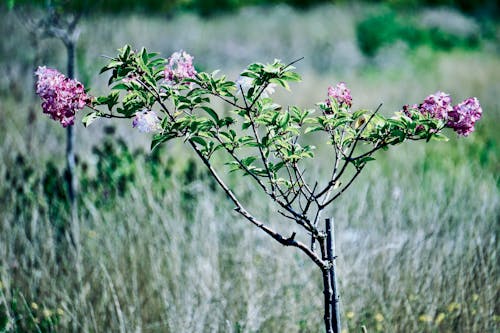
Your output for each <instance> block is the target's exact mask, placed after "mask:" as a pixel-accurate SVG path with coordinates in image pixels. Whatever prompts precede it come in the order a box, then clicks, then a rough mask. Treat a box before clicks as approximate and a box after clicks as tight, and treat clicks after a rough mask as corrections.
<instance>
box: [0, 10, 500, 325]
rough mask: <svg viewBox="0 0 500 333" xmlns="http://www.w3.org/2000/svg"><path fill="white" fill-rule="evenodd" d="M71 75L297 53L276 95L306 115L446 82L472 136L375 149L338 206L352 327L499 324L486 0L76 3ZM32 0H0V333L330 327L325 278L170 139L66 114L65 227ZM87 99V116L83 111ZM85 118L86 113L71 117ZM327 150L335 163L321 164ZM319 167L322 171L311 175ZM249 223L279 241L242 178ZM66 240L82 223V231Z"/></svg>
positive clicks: (499, 117)
mask: <svg viewBox="0 0 500 333" xmlns="http://www.w3.org/2000/svg"><path fill="white" fill-rule="evenodd" d="M52 10H55V11H56V16H57V17H59V18H60V19H61V20H65V19H66V18H73V17H78V18H79V20H78V21H77V23H76V26H75V29H76V31H77V32H78V33H79V35H78V36H79V38H78V39H76V53H75V55H76V57H75V64H76V71H75V74H76V77H77V78H78V80H80V81H81V82H82V83H84V85H85V86H86V87H90V88H91V93H92V94H93V95H98V94H99V93H103V92H105V89H106V82H107V77H106V76H105V75H104V76H98V75H97V73H98V72H99V69H100V68H101V67H102V66H104V64H105V63H106V58H105V57H103V55H105V56H114V55H115V53H116V49H117V48H119V47H122V46H123V45H124V44H131V45H132V46H133V47H134V48H137V49H140V48H141V47H142V46H145V47H146V48H147V49H148V50H150V51H157V52H160V53H161V54H162V55H163V56H165V57H168V56H169V55H170V54H171V53H172V52H174V51H177V50H180V49H182V50H185V51H187V52H189V53H190V54H192V55H193V56H194V62H195V65H196V67H197V69H198V70H199V71H209V72H211V71H213V70H215V69H221V70H222V72H224V73H227V75H228V76H229V78H231V79H234V80H235V79H236V78H237V77H238V75H239V73H240V72H241V71H242V70H243V69H244V68H245V67H246V66H247V65H248V64H249V63H250V62H256V61H258V62H272V61H273V59H275V58H278V59H282V60H283V61H284V62H289V61H292V60H295V59H297V58H300V57H304V59H303V60H302V61H300V62H299V63H298V64H297V70H298V72H299V73H301V74H302V76H303V81H302V82H301V83H298V84H295V85H293V86H292V92H286V91H279V92H277V95H276V98H277V99H278V100H279V101H280V102H281V103H283V104H298V105H301V106H304V107H314V104H315V103H316V102H318V101H322V100H323V99H324V98H325V96H326V88H327V86H328V85H333V84H335V83H337V82H339V81H345V82H346V83H347V85H348V86H349V87H350V88H351V90H352V95H353V100H354V108H370V109H374V108H376V107H377V106H378V105H379V103H384V104H383V112H386V113H392V112H394V111H397V110H399V109H400V107H401V106H402V105H403V104H412V103H419V102H420V101H422V100H423V99H424V98H425V97H426V96H427V95H429V94H431V93H434V92H436V91H437V90H442V91H445V92H448V93H450V94H451V95H452V97H453V99H454V102H455V103H458V102H460V101H462V100H463V99H465V98H467V97H470V96H476V97H478V98H479V100H480V102H481V105H482V107H483V112H484V113H483V119H481V120H480V121H479V122H478V123H477V125H476V132H474V133H473V134H472V135H471V136H470V137H468V138H466V139H459V138H457V137H456V135H455V134H454V133H452V132H449V133H447V134H448V135H449V137H450V141H449V142H434V143H430V144H425V143H411V144H406V145H403V146H401V147H395V148H391V150H390V151H388V152H382V153H379V154H378V155H377V156H376V157H377V160H378V162H375V163H374V164H373V165H370V167H369V168H367V170H366V172H365V174H364V175H362V176H361V177H360V178H359V179H358V181H357V183H356V184H355V185H353V187H352V188H351V189H350V190H349V191H348V192H347V193H346V194H345V195H344V196H343V197H342V198H341V199H340V200H339V201H338V202H337V204H336V206H335V207H333V208H332V210H331V216H333V217H334V218H335V223H336V230H337V234H336V238H337V255H338V274H339V276H340V281H339V282H340V288H341V311H342V315H343V318H344V321H343V326H344V330H345V331H346V332H359V331H360V329H361V326H362V325H365V326H366V328H367V329H368V331H369V332H497V331H498V330H499V329H500V275H499V273H500V272H499V271H500V267H499V264H498V263H499V258H498V255H499V245H498V236H499V232H500V225H499V221H500V195H499V194H500V192H499V189H500V147H499V144H500V127H499V126H500V125H499V124H500V104H499V98H498V96H499V94H500V57H499V54H500V44H499V38H500V24H499V20H498V15H499V8H498V3H497V1H494V0H479V1H466V0H391V1H365V2H361V1H340V0H339V1H321V0H288V1H280V0H274V1H263V0H253V1H240V0H223V1H215V0H208V1H203V0H178V1H176V0H171V1H157V0H148V1H141V2H139V1H132V0H122V1H90V0H89V1H67V2H61V3H58V4H57V6H55V5H53V7H52ZM48 13H49V10H48V9H47V2H45V1H6V2H2V4H1V5H0V33H1V34H2V39H1V42H0V115H1V121H0V143H1V145H0V156H1V160H2V163H1V164H0V217H1V219H0V332H321V331H322V294H321V293H322V284H321V276H320V274H319V272H318V271H317V270H316V269H315V267H313V265H311V263H310V262H309V260H308V259H307V258H305V257H303V256H301V254H300V253H298V252H296V251H294V250H291V249H284V248H282V247H281V246H280V245H278V244H275V243H273V241H271V240H269V239H268V238H266V235H262V234H260V233H259V231H258V230H254V229H253V227H251V226H250V225H248V224H247V223H246V222H245V221H243V220H242V218H240V217H239V216H237V215H236V214H235V213H233V212H232V206H231V205H230V203H229V202H227V200H226V198H225V197H224V195H222V194H221V193H220V191H219V190H218V189H216V187H215V184H213V183H212V182H211V181H210V179H209V177H208V175H207V174H206V171H205V170H204V169H203V166H202V165H201V164H199V163H198V162H197V161H196V160H195V159H194V156H193V155H192V154H191V153H190V152H189V151H188V150H186V149H185V147H183V146H182V145H181V144H175V143H170V144H168V145H165V146H163V147H162V148H161V149H159V150H158V151H156V152H154V153H150V151H149V141H150V137H149V136H147V135H144V134H141V133H138V132H137V131H135V130H132V129H131V124H130V122H129V121H124V122H123V123H120V124H118V125H117V123H116V122H113V123H111V122H107V121H105V120H103V121H100V122H98V123H95V124H93V125H92V126H91V127H89V128H87V129H84V128H83V126H81V125H80V124H79V122H80V121H79V119H81V118H78V117H77V119H78V120H77V123H78V124H77V125H76V127H75V130H76V145H75V150H76V157H77V163H76V174H77V177H78V211H77V216H78V220H79V221H80V225H79V230H76V231H75V230H70V229H71V212H70V208H69V204H68V195H67V192H68V191H67V188H66V182H65V175H66V170H65V168H66V162H65V145H66V131H65V130H64V129H63V128H61V127H60V125H59V124H56V123H55V122H53V121H49V120H48V118H47V117H46V116H45V115H43V114H42V111H41V107H40V101H39V99H37V98H36V96H35V95H34V89H33V86H34V77H33V71H34V69H35V68H36V67H37V66H38V65H47V66H50V67H55V68H58V69H59V70H61V71H62V72H65V71H66V66H67V64H66V63H67V53H66V48H65V45H64V44H63V43H62V41H61V38H54V37H49V36H47V35H45V34H43V32H41V30H40V26H41V24H42V23H41V22H43V21H42V20H43V19H44V18H45V17H47V15H48ZM83 113H84V112H82V114H83ZM80 117H81V116H80ZM325 163H328V161H325ZM318 171H319V172H321V167H319V170H318ZM229 181H230V182H232V183H233V185H235V186H237V188H238V192H239V193H240V194H241V196H242V198H243V199H244V201H245V203H246V204H247V205H249V206H250V207H251V208H252V209H253V211H254V212H258V213H259V214H260V215H259V218H261V219H263V220H265V221H268V222H269V223H270V224H271V225H272V226H273V227H275V228H276V229H278V230H279V231H281V232H283V233H284V234H288V233H289V232H291V231H293V230H295V229H294V226H293V225H287V224H284V223H283V222H282V221H281V220H280V219H279V218H277V216H276V213H275V212H274V211H273V207H272V206H271V205H269V204H267V203H266V202H265V200H262V199H263V198H262V197H260V196H259V195H258V194H255V191H254V188H252V187H251V186H249V185H247V184H241V183H237V179H230V180H229ZM75 235H77V236H78V237H75Z"/></svg>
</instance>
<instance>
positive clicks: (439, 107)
mask: <svg viewBox="0 0 500 333" xmlns="http://www.w3.org/2000/svg"><path fill="white" fill-rule="evenodd" d="M419 109H420V112H421V113H422V114H426V115H430V116H431V117H432V118H436V119H446V118H447V116H448V113H449V112H450V111H452V110H453V107H452V105H451V97H450V95H449V94H446V93H444V92H442V91H438V92H436V93H435V94H434V95H429V96H427V98H426V99H425V100H424V102H423V103H422V104H421V105H420V107H419Z"/></svg>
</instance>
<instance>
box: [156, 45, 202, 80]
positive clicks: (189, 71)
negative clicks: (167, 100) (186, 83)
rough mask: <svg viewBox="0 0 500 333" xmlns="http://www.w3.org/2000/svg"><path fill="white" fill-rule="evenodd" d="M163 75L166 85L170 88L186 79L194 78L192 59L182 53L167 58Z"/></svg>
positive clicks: (194, 71)
mask: <svg viewBox="0 0 500 333" xmlns="http://www.w3.org/2000/svg"><path fill="white" fill-rule="evenodd" d="M164 73H165V81H166V83H167V84H168V85H171V86H173V85H176V84H178V83H180V82H181V81H182V80H184V79H186V78H194V77H195V76H196V70H195V69H194V66H193V57H192V56H191V55H190V54H188V53H186V52H184V51H179V52H175V53H174V54H172V55H171V56H170V58H168V64H167V65H166V67H165V72H164Z"/></svg>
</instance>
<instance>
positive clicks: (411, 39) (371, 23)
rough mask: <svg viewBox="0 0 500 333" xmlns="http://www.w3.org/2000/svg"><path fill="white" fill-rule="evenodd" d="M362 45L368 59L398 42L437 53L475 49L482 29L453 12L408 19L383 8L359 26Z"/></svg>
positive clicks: (447, 11)
mask: <svg viewBox="0 0 500 333" xmlns="http://www.w3.org/2000/svg"><path fill="white" fill-rule="evenodd" d="M356 36H357V40H358V45H359V47H360V49H361V50H362V51H363V53H364V54H365V55H367V56H374V55H375V54H376V53H377V51H378V50H379V49H380V48H382V47H384V46H388V45H391V44H394V43H395V42H397V41H403V42H405V43H406V44H408V45H409V46H410V47H417V46H421V45H424V44H425V45H429V46H431V47H433V48H434V49H437V50H448V49H452V48H474V47H477V46H478V45H479V41H480V28H479V26H478V25H477V24H476V23H475V21H474V20H473V19H469V18H467V17H465V16H463V15H461V14H460V13H458V12H456V11H453V10H450V9H443V8H441V9H438V10H426V11H424V12H423V13H422V14H421V15H420V16H419V17H414V16H412V17H407V16H404V15H402V14H399V13H397V12H396V11H394V10H393V9H391V8H389V7H380V8H379V9H377V10H376V11H375V12H373V13H372V14H370V15H368V16H366V17H365V18H363V19H361V20H360V21H359V22H358V23H357V25H356Z"/></svg>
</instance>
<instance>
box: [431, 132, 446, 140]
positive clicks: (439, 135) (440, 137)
mask: <svg viewBox="0 0 500 333" xmlns="http://www.w3.org/2000/svg"><path fill="white" fill-rule="evenodd" d="M432 140H435V141H448V140H449V138H448V137H447V136H446V135H444V134H443V133H434V134H433V135H432Z"/></svg>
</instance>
